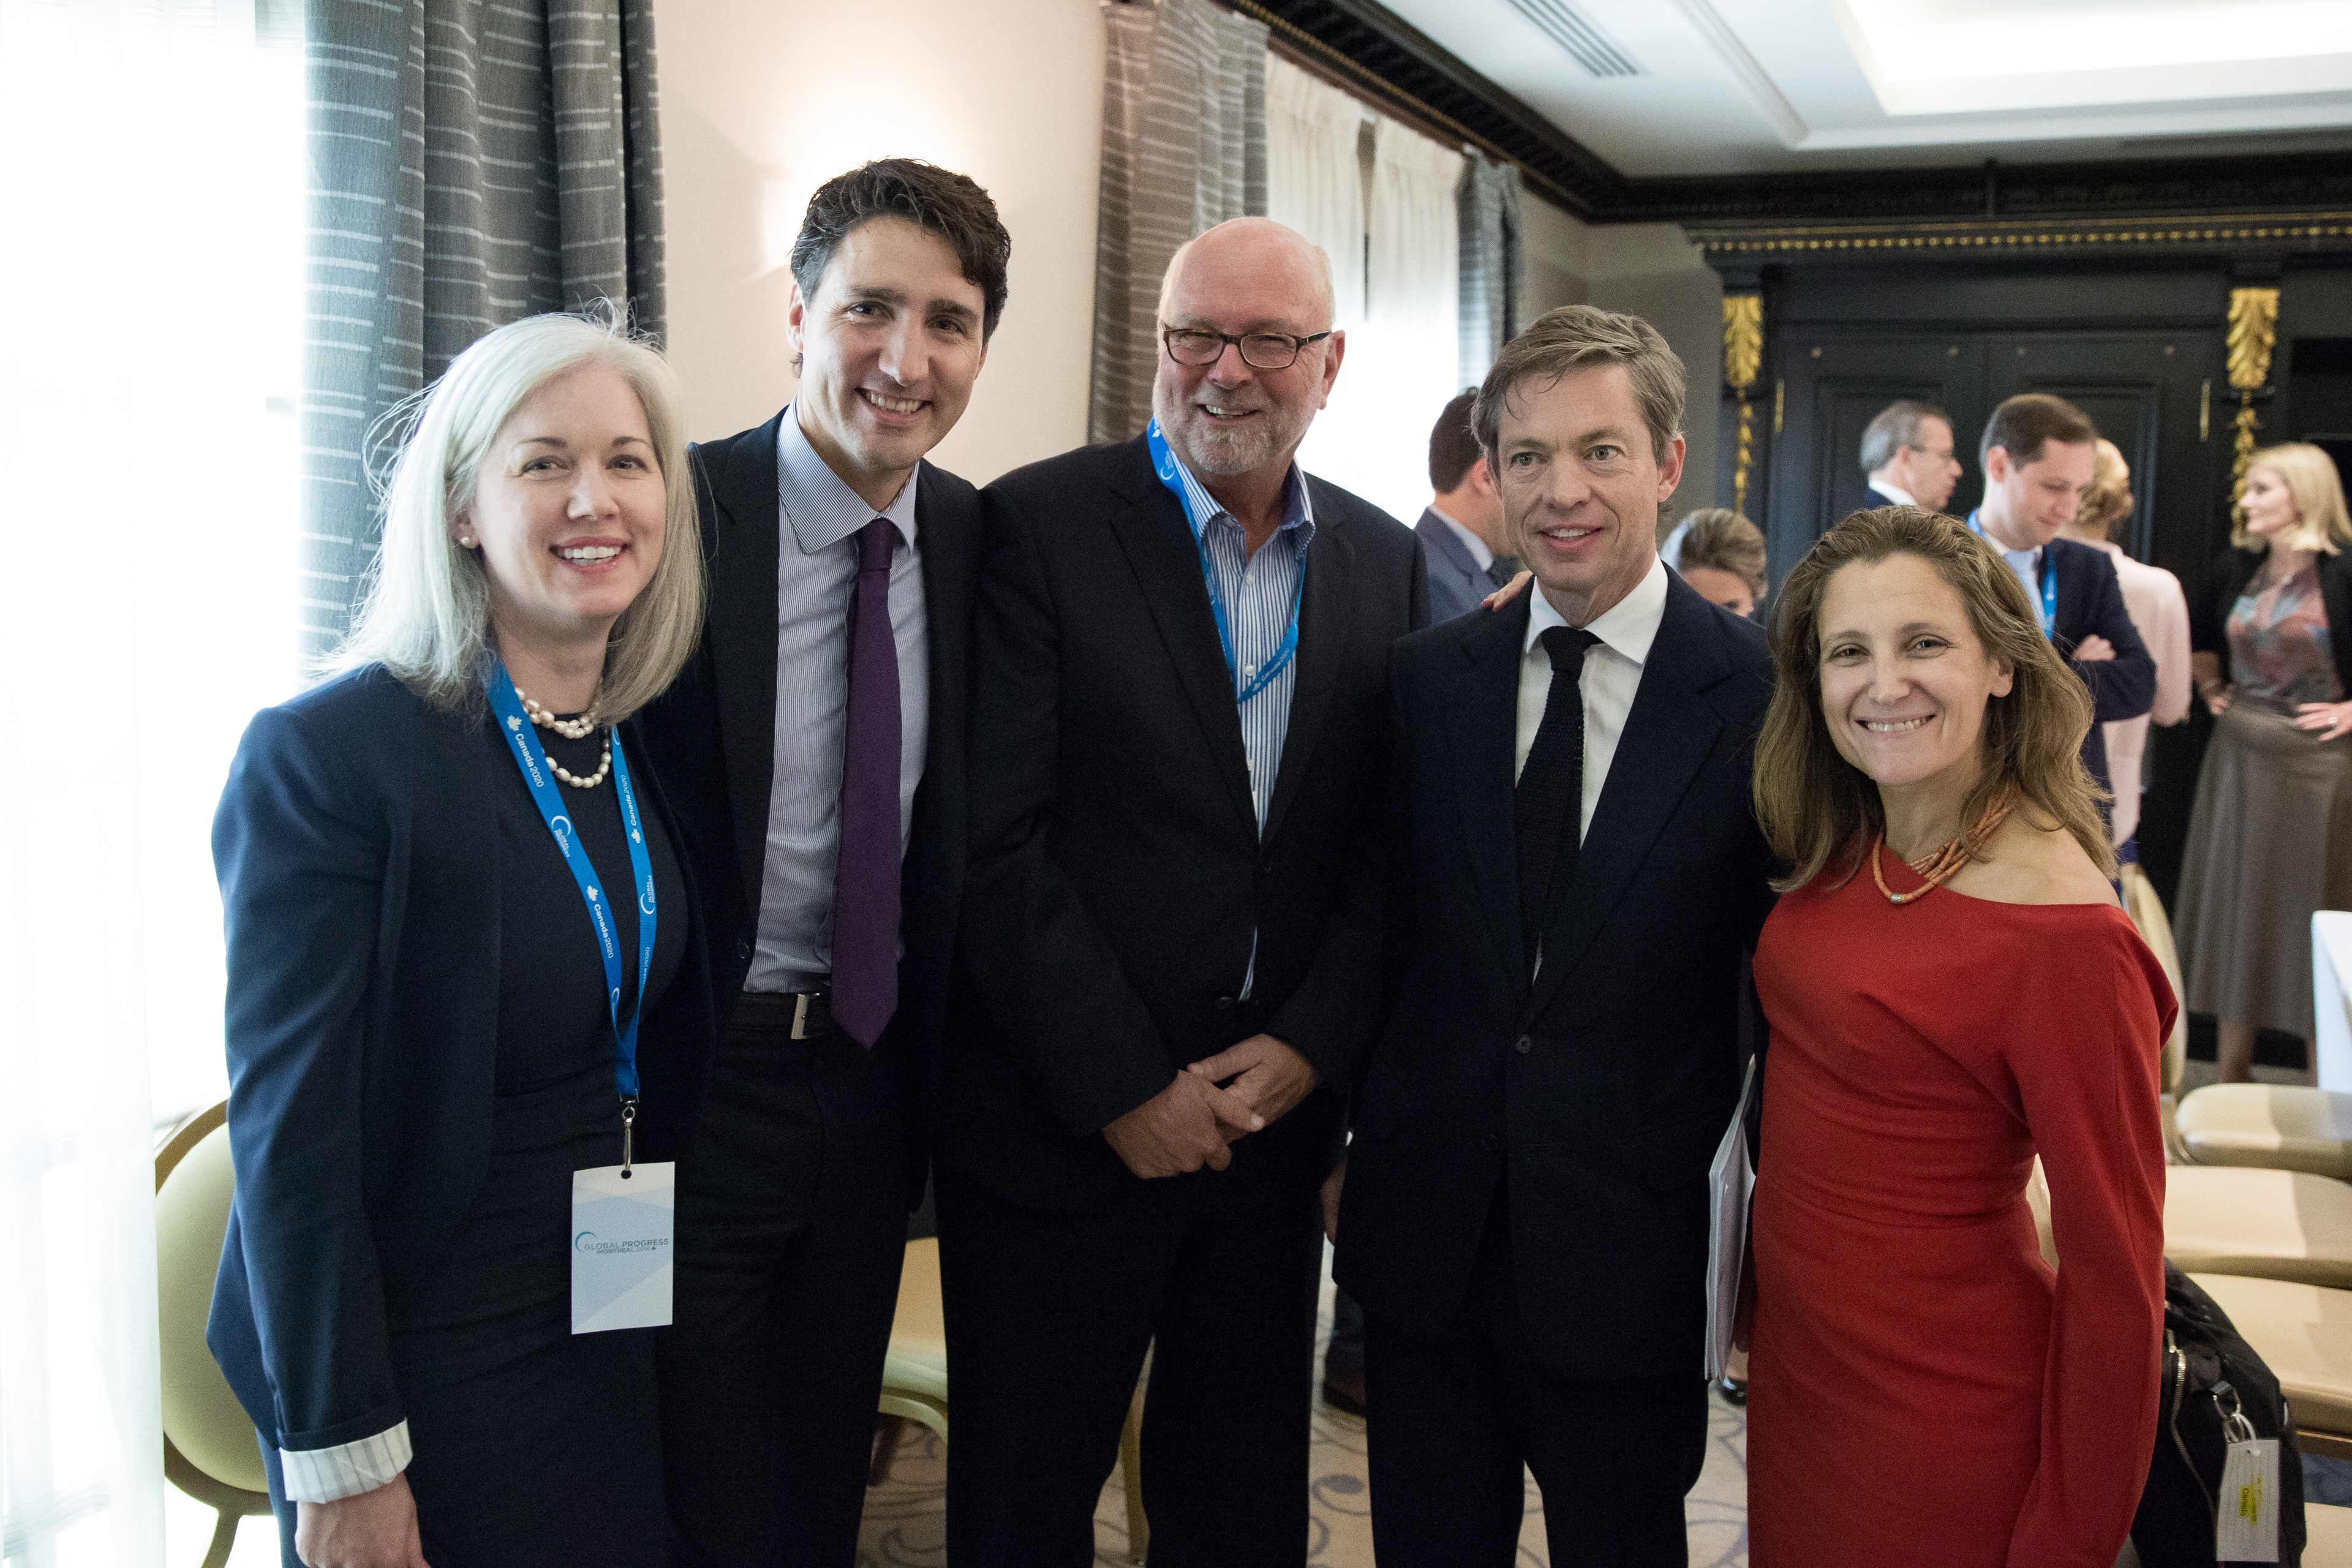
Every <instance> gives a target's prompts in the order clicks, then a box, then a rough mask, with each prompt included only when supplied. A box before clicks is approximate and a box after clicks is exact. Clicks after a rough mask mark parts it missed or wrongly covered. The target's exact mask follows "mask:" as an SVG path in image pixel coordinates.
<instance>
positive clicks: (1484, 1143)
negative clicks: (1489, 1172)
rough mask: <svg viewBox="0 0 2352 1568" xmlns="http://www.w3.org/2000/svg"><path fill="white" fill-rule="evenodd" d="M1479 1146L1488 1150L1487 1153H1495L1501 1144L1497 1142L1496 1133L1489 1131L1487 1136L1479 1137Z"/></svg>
mask: <svg viewBox="0 0 2352 1568" xmlns="http://www.w3.org/2000/svg"><path fill="white" fill-rule="evenodd" d="M1478 1147H1480V1148H1481V1149H1484V1150H1485V1151H1486V1152H1487V1153H1489V1154H1491V1153H1493V1152H1495V1151H1496V1149H1497V1148H1498V1147H1500V1145H1499V1143H1498V1142H1496V1138H1495V1135H1494V1134H1493V1133H1492V1132H1489V1133H1487V1134H1486V1136H1485V1137H1484V1138H1481V1139H1479V1140H1478Z"/></svg>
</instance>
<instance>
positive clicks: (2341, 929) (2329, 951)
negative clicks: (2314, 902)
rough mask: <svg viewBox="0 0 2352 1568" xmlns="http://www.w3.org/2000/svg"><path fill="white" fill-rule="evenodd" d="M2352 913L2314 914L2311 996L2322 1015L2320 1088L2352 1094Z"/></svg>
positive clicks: (2318, 1051) (2316, 1044)
mask: <svg viewBox="0 0 2352 1568" xmlns="http://www.w3.org/2000/svg"><path fill="white" fill-rule="evenodd" d="M2347 992H2352V914H2347V913H2345V912H2344V911H2342V910H2320V911H2319V912H2318V913H2317V914H2315V915H2314V916H2312V917H2311V994H2312V995H2311V999H2312V1005H2313V1007H2314V1009H2315V1011H2316V1013H2317V1014H2318V1018H2319V1037H2318V1039H2317V1040H2315V1042H2313V1044H2314V1047H2315V1050H2314V1055H2315V1056H2316V1057H2317V1058H2318V1064H2319V1087H2320V1088H2322V1089H2328V1090H2330V1091H2332V1092H2334V1093H2336V1094H2352V1003H2347V999H2346V998H2347Z"/></svg>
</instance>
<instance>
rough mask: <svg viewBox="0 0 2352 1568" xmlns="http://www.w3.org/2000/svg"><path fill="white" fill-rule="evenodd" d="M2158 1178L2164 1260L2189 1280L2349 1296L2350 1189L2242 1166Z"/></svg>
mask: <svg viewBox="0 0 2352 1568" xmlns="http://www.w3.org/2000/svg"><path fill="white" fill-rule="evenodd" d="M2164 1174H2165V1184H2164V1255H2165V1256H2166V1257H2167V1258H2170V1259H2172V1261H2173V1262H2175V1263H2177V1264H2179V1266H2180V1267H2181V1268H2184V1269H2186V1270H2188V1271H2189V1273H2191V1274H2250V1275H2254V1276H2257V1277H2259V1278H2262V1279H2293V1280H2298V1281H2300V1282H2302V1283H2304V1284H2306V1285H2326V1286H2329V1287H2331V1288H2333V1289H2339V1290H2341V1289H2352V1185H2347V1184H2345V1183H2342V1182H2337V1181H2331V1180H2330V1179H2329V1178H2327V1177H2326V1176H2315V1175H2312V1174H2310V1173H2308V1172H2305V1171H2263V1170H2255V1169H2252V1168H2251V1167H2245V1166H2239V1167H2231V1166H2204V1165H2175V1166H2174V1167H2172V1168H2171V1169H2170V1170H2168V1171H2167V1172H2166V1173H2164Z"/></svg>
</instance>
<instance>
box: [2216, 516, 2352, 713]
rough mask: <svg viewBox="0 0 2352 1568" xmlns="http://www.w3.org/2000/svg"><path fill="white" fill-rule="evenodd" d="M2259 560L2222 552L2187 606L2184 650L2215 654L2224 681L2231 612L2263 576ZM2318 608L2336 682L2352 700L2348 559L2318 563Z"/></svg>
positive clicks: (2250, 554) (2248, 553) (2325, 558)
mask: <svg viewBox="0 0 2352 1568" xmlns="http://www.w3.org/2000/svg"><path fill="white" fill-rule="evenodd" d="M2263 555H2264V552H2263V551H2260V550H2225V551H2223V552H2221V554H2220V555H2218V556H2216V557H2214V559H2213V563H2212V564H2211V565H2210V566H2209V567H2207V568H2206V569H2205V580H2204V581H2203V582H2202V583H2200V584H2199V585H2198V592H2197V596H2196V597H2195V598H2193V599H2191V600H2190V601H2189V647H2191V648H2193V649H2195V650H2196V651H2197V652H2199V653H2210V654H2219V655H2220V656H2221V673H2222V675H2223V677H2224V678H2227V676H2228V675H2229V673H2230V611H2231V609H2232V608H2233V607H2235V605H2237V603H2238V595H2241V594H2242V593H2244V592H2245V591H2246V584H2249V583H2251V582H2252V581H2253V580H2254V574H2255V573H2257V572H2259V571H2261V570H2262V567H2263ZM2319 602H2320V604H2321V605H2322V606H2324V607H2325V608H2326V611H2327V630H2328V640H2329V642H2330V644H2331V651H2333V652H2334V654H2335V656H2336V679H2338V680H2340V681H2342V682H2343V683H2344V690H2345V693H2346V694H2347V696H2352V557H2347V556H2343V555H2322V556H2321V557H2320V558H2319Z"/></svg>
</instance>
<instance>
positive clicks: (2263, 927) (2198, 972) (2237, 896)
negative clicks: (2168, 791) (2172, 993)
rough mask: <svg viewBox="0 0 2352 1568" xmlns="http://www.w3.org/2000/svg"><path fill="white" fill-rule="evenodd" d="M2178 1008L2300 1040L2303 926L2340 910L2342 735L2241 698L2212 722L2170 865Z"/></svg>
mask: <svg viewBox="0 0 2352 1568" xmlns="http://www.w3.org/2000/svg"><path fill="white" fill-rule="evenodd" d="M2175 901H2176V902H2177V903H2178V904H2179V910H2176V911H2175V913H2174V916H2173V921H2172V929H2173V934H2174V936H2175V937H2176V938H2177V939H2178V940H2179V945H2180V967H2181V971H2182V978H2183V979H2184V980H2185V981H2186V982H2187V984H2188V988H2189V995H2188V998H2187V1002H2188V1006H2189V1011H2190V1012H2192V1013H2210V1014H2211V1015H2213V1016H2215V1017H2216V1018H2219V1019H2221V1020H2222V1021H2223V1022H2225V1023H2231V1024H2253V1025H2258V1026H2261V1027H2263V1028H2265V1029H2282V1030H2284V1031H2285V1032H2286V1033H2288V1034H2291V1035H2300V1036H2302V1037H2304V1038H2305V1039H2306V1040H2307V1039H2309V1038H2311V1035H2312V1021H2313V1013H2312V997H2311V917H2312V915H2313V913H2314V912H2315V911H2316V910H2342V909H2352V735H2346V736H2343V737H2341V738H2339V739H2337V740H2334V741H2326V742H2323V741H2320V740H2318V739H2316V738H2315V736H2314V735H2313V734H2312V733H2311V732H2310V731H2305V730H2298V729H2296V728H2295V727H2294V720H2293V718H2291V717H2290V716H2289V715H2288V714H2287V713H2286V712H2284V711H2283V710H2280V709H2279V708H2277V707H2275V706H2270V705H2264V704H2261V703H2259V702H2257V701H2253V700H2245V699H2241V700H2238V701H2236V702H2234V703H2232V704H2231V706H2230V709H2229V710H2228V711H2227V712H2225V713H2223V714H2222V715H2221V718H2220V719H2219V720H2217V721H2215V723H2214V725H2213V739H2212V742H2211V743H2210V745H2208V746H2207V747H2206V748H2205V766H2204V769H2203V771H2202V772H2201V773H2199V774H2198V777H2197V805H2196V809H2195V810H2194V811H2193V812H2192V813H2191V814H2190V816H2189V847H2188V849H2187V851H2186V853H2185V854H2184V855H2183V857H2182V860H2181V868H2180V892H2179V898H2178V899H2177V900H2175Z"/></svg>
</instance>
